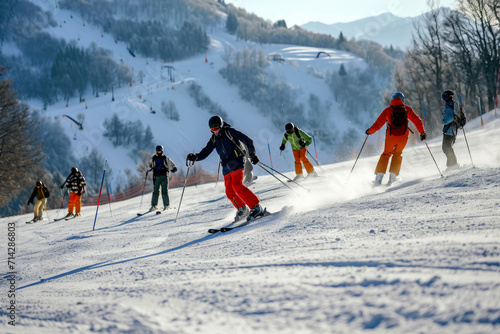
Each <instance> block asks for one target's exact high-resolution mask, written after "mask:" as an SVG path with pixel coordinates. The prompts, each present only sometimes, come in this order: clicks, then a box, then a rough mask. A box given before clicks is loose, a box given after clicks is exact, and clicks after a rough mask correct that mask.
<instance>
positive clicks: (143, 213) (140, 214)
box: [137, 207, 175, 217]
mask: <svg viewBox="0 0 500 334" xmlns="http://www.w3.org/2000/svg"><path fill="white" fill-rule="evenodd" d="M174 209H175V207H173V208H167V209H164V210H149V211H146V212H140V213H138V214H137V216H139V217H140V216H144V215H146V214H148V213H151V212H156V214H157V215H159V214H161V213H162V212H163V211H166V210H174Z"/></svg>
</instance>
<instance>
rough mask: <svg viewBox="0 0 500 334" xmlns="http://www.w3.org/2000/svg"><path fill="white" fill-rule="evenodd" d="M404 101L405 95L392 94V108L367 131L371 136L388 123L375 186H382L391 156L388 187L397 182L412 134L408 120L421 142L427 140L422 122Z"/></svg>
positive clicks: (383, 113)
mask: <svg viewBox="0 0 500 334" xmlns="http://www.w3.org/2000/svg"><path fill="white" fill-rule="evenodd" d="M404 101H405V97H404V95H403V93H400V92H396V93H394V94H392V97H391V103H390V106H389V107H387V108H385V109H384V111H382V113H381V114H380V116H379V117H378V118H377V120H376V121H375V123H373V125H372V126H371V127H370V128H369V129H368V130H366V134H367V135H371V134H374V133H375V132H377V131H378V130H380V128H382V126H384V124H385V123H387V130H386V135H385V148H384V152H383V153H382V155H381V156H380V159H379V160H378V164H377V167H376V168H375V185H380V184H382V179H383V177H384V175H385V172H386V170H387V165H388V164H389V159H390V158H391V156H392V160H391V166H390V168H389V182H388V183H387V185H389V186H390V185H391V184H393V183H394V181H396V177H397V176H398V175H399V171H400V170H401V162H402V161H403V157H402V153H403V149H404V148H405V146H406V142H407V141H408V135H409V133H410V130H409V128H408V120H410V121H412V123H413V124H415V127H416V128H417V131H418V132H419V133H420V140H425V139H426V138H427V135H426V134H425V130H424V124H423V123H422V120H421V119H420V117H418V116H417V114H415V112H414V111H413V109H412V108H410V107H409V106H406V105H405V104H404Z"/></svg>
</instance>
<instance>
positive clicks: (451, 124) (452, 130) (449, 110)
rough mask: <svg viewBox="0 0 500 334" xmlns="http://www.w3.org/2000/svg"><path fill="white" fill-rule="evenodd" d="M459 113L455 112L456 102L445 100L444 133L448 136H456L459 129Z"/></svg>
mask: <svg viewBox="0 0 500 334" xmlns="http://www.w3.org/2000/svg"><path fill="white" fill-rule="evenodd" d="M457 118H458V115H457V114H456V113H455V103H454V102H453V100H452V101H448V102H445V104H444V110H443V121H442V122H443V125H444V126H443V134H445V135H448V136H456V135H457V131H458V122H457Z"/></svg>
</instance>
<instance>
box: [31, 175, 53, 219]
mask: <svg viewBox="0 0 500 334" xmlns="http://www.w3.org/2000/svg"><path fill="white" fill-rule="evenodd" d="M49 196H50V193H49V190H48V189H47V187H46V186H45V184H43V182H42V181H38V182H37V183H36V187H35V189H33V193H32V194H31V197H30V199H29V200H28V206H29V205H30V204H33V200H34V199H35V197H36V203H35V205H34V207H33V213H34V215H35V217H34V218H33V221H34V222H36V221H37V220H42V219H43V217H42V216H43V209H44V208H45V207H46V206H47V198H48V197H49Z"/></svg>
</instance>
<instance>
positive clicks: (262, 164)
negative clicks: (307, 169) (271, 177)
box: [258, 162, 309, 191]
mask: <svg viewBox="0 0 500 334" xmlns="http://www.w3.org/2000/svg"><path fill="white" fill-rule="evenodd" d="M258 165H259V166H260V167H262V166H264V167H266V168H267V169H269V170H272V171H273V172H276V173H278V174H279V175H281V176H283V177H284V178H286V179H288V180H289V181H290V182H293V183H295V184H296V185H298V186H300V187H302V188H304V189H305V190H307V191H309V189H307V188H306V187H304V186H303V185H301V184H299V183H297V182H295V181H294V180H292V179H291V178H289V177H288V176H286V175H285V174H282V173H280V172H278V171H277V170H276V169H274V168H272V167H269V166H268V165H266V164H265V163H262V162H259V164H258Z"/></svg>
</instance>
